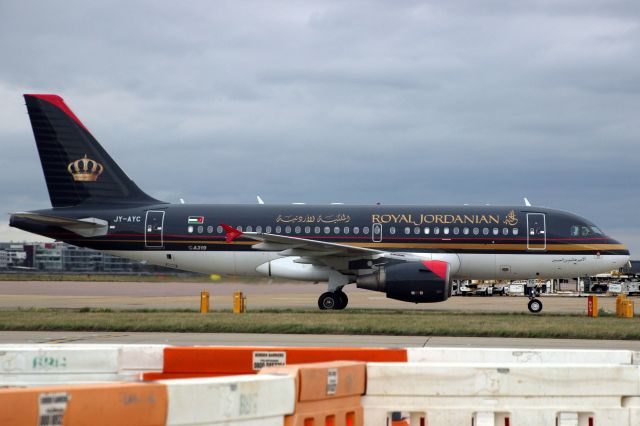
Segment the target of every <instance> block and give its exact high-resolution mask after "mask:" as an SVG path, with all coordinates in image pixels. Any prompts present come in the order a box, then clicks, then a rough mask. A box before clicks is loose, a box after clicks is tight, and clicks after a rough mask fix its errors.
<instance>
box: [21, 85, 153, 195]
mask: <svg viewBox="0 0 640 426" xmlns="http://www.w3.org/2000/svg"><path fill="white" fill-rule="evenodd" d="M24 98H25V100H26V103H27V110H28V112H29V118H30V120H31V127H32V128H33V135H34V137H35V140H36V145H37V147H38V154H39V155H40V162H41V163H42V169H43V171H44V178H45V180H46V182H47V189H48V190H49V198H51V204H52V206H53V207H70V206H77V205H80V204H155V203H159V202H160V201H158V200H156V199H154V198H152V197H150V196H149V195H147V194H145V193H144V192H143V191H142V190H141V189H140V188H138V186H137V185H136V184H135V183H134V182H133V181H132V180H131V179H129V177H128V176H127V175H126V174H125V173H124V171H122V169H121V168H120V167H119V166H118V165H117V164H116V162H115V161H113V159H112V158H111V157H110V156H109V154H107V152H106V151H105V150H104V149H103V148H102V146H100V144H99V143H98V141H97V140H96V139H95V138H94V137H93V136H92V135H91V133H90V132H89V130H88V129H87V128H86V127H85V126H84V124H82V122H81V121H80V120H79V119H78V117H76V115H75V114H74V113H73V111H71V109H69V107H68V106H67V105H66V104H65V102H64V100H63V99H62V98H61V97H60V96H57V95H36V94H26V95H24Z"/></svg>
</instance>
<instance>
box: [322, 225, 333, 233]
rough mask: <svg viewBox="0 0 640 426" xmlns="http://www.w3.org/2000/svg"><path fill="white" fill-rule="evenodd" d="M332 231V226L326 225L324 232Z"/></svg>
mask: <svg viewBox="0 0 640 426" xmlns="http://www.w3.org/2000/svg"><path fill="white" fill-rule="evenodd" d="M330 232H331V228H329V227H328V226H325V227H324V233H325V234H328V233H330Z"/></svg>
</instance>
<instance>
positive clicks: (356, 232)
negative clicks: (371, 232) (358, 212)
mask: <svg viewBox="0 0 640 426" xmlns="http://www.w3.org/2000/svg"><path fill="white" fill-rule="evenodd" d="M353 233H354V234H359V233H360V228H358V227H357V226H354V227H353Z"/></svg>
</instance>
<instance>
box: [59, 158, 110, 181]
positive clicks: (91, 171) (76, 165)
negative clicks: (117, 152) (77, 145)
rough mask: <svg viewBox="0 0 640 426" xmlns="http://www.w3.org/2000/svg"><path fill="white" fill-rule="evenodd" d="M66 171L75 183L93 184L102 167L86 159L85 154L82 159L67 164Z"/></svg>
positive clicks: (102, 169)
mask: <svg viewBox="0 0 640 426" xmlns="http://www.w3.org/2000/svg"><path fill="white" fill-rule="evenodd" d="M67 170H68V171H69V173H71V176H73V180H75V181H76V182H95V181H97V180H98V177H99V176H100V175H101V174H102V172H103V171H104V167H103V166H102V164H100V163H98V162H97V161H96V160H92V159H91V158H87V154H85V155H84V158H81V159H79V160H76V161H72V162H71V163H69V165H68V166H67Z"/></svg>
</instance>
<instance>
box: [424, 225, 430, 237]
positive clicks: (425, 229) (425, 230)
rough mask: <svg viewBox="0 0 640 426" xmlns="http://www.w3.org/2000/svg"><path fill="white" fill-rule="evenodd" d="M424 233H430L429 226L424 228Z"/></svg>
mask: <svg viewBox="0 0 640 426" xmlns="http://www.w3.org/2000/svg"><path fill="white" fill-rule="evenodd" d="M424 235H429V227H428V226H427V227H425V228H424Z"/></svg>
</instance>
